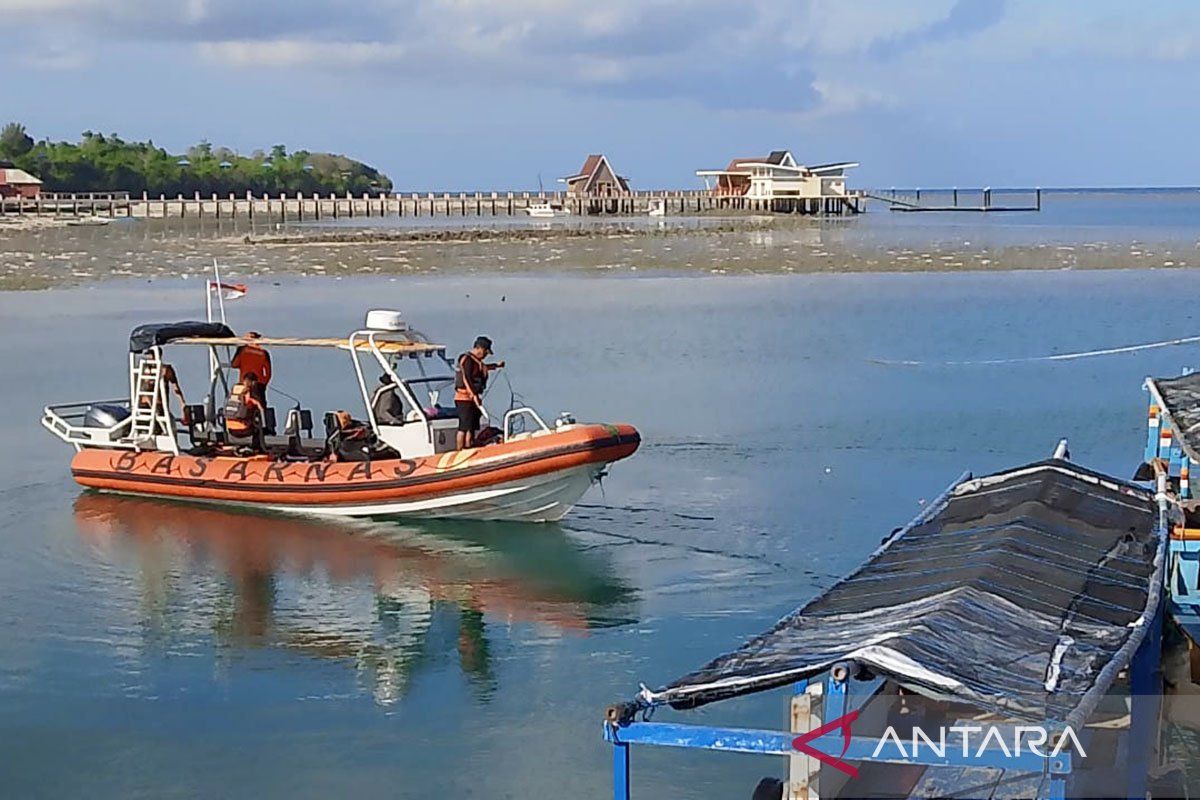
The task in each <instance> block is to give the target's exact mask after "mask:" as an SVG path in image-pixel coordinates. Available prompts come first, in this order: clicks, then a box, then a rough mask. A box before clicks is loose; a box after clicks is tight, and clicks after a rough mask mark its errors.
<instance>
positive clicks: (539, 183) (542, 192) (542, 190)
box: [538, 172, 546, 194]
mask: <svg viewBox="0 0 1200 800" xmlns="http://www.w3.org/2000/svg"><path fill="white" fill-rule="evenodd" d="M545 193H546V187H544V186H542V173H540V172H539V173H538V194H545Z"/></svg>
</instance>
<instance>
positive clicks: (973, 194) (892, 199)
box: [863, 186, 1042, 212]
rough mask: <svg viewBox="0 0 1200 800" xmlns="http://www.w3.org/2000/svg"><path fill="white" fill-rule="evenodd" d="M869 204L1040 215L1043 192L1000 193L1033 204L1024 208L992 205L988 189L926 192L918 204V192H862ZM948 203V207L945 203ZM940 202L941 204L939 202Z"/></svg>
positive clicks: (895, 208) (900, 208)
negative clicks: (960, 199)
mask: <svg viewBox="0 0 1200 800" xmlns="http://www.w3.org/2000/svg"><path fill="white" fill-rule="evenodd" d="M863 194H864V195H865V196H867V197H869V198H871V199H872V200H879V201H881V202H884V203H887V204H888V210H889V211H905V212H915V211H980V212H987V211H1041V210H1042V190H1041V189H1040V188H1038V189H1034V190H1032V191H1028V190H1021V189H1004V190H1001V191H1000V192H999V194H1000V195H1001V196H1002V197H1013V196H1016V197H1017V198H1020V199H1022V200H1025V199H1026V198H1031V199H1032V201H1033V202H1032V204H1030V203H1029V202H1028V200H1026V204H1025V205H1013V204H1011V203H1010V204H1007V205H1006V204H1004V203H1001V204H996V203H994V202H993V190H992V188H991V187H990V186H988V187H984V188H982V189H961V190H960V189H958V188H952V189H932V190H930V189H926V190H925V198H926V201H925V202H921V190H920V189H889V190H887V191H886V192H885V191H879V190H877V191H873V192H864V193H863ZM960 195H961V196H963V197H964V198H966V199H967V200H966V202H965V203H964V204H961V205H960V204H959V196H960ZM973 198H978V204H977V205H975V204H972V199H973ZM945 200H950V202H949V203H946V202H944V201H945ZM939 201H941V202H939Z"/></svg>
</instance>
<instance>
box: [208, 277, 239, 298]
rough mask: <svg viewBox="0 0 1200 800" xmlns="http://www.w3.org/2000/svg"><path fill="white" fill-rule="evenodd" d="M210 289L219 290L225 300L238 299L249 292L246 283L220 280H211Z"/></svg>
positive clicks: (211, 290) (212, 290)
mask: <svg viewBox="0 0 1200 800" xmlns="http://www.w3.org/2000/svg"><path fill="white" fill-rule="evenodd" d="M208 290H209V291H210V292H219V293H220V295H221V297H222V298H223V299H225V300H237V299H238V298H239V297H245V296H246V292H247V289H246V284H244V283H221V282H219V281H209V282H208Z"/></svg>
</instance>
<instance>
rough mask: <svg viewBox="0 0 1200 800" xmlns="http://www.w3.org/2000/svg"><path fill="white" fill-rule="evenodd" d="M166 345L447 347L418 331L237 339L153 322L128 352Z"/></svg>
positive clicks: (223, 332) (198, 325)
mask: <svg viewBox="0 0 1200 800" xmlns="http://www.w3.org/2000/svg"><path fill="white" fill-rule="evenodd" d="M167 344H192V345H204V346H206V347H241V346H243V345H258V346H259V347H327V348H331V349H338V350H350V349H351V347H353V348H354V349H355V350H363V351H370V350H372V349H375V350H378V351H379V352H380V353H383V354H384V355H400V356H409V357H412V358H417V357H419V356H435V355H437V356H441V357H442V358H445V357H446V346H445V345H442V344H434V343H433V342H429V341H426V339H425V337H424V336H423V335H421V334H420V333H418V332H416V331H411V330H405V331H385V330H374V329H372V330H366V331H358V332H356V333H353V334H351V335H350V336H323V337H319V338H307V337H306V338H297V337H290V336H287V337H284V336H258V335H253V336H249V335H242V336H238V335H237V334H236V333H234V332H233V330H232V329H231V328H230V327H229V326H227V325H225V324H224V323H221V322H152V323H148V324H145V325H139V326H138V327H136V328H134V329H133V332H132V333H130V334H129V350H130V352H132V353H142V352H145V351H147V350H149V349H150V348H152V347H161V346H163V345H167Z"/></svg>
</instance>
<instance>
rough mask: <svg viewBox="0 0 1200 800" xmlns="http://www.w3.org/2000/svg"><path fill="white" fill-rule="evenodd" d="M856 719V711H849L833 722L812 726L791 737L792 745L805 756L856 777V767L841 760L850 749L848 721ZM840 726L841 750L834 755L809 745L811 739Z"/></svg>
mask: <svg viewBox="0 0 1200 800" xmlns="http://www.w3.org/2000/svg"><path fill="white" fill-rule="evenodd" d="M856 719H858V712H857V711H851V712H850V713H849V714H845V715H843V716H840V717H838V718H837V719H835V720H834V721H833V722H826V723H825V724H824V725H822V726H821V727H819V728H814V729H813V730H811V731H809V732H808V733H802V734H800V735H799V736H797V737H796V738H795V739H792V747H794V748H796V749H797V750H799V751H800V752H801V753H804V755H806V756H811V757H812V758H815V759H817V760H818V761H820V762H821V763H822V764H828V765H829V766H831V767H833V768H834V769H836V770H839V771H840V772H844V773H846V774H847V775H849V776H850V777H851V778H857V777H858V767H855V766H854V765H852V764H849V763H847V762H845V761H843V760H842V758H841V757H842V756H844V755H846V751H847V750H849V749H850V723H851V722H854V720H856ZM838 728H840V729H841V731H842V752H840V753H838V754H837V755H836V756H831V755H829V754H828V753H823V752H821V751H820V750H818V749H816V748H815V747H810V746H809V744H808V743H809V742H811V741H812V740H813V739H819V738H820V737H822V736H824V735H825V734H827V733H829V732H830V731H832V730H836V729H838Z"/></svg>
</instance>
